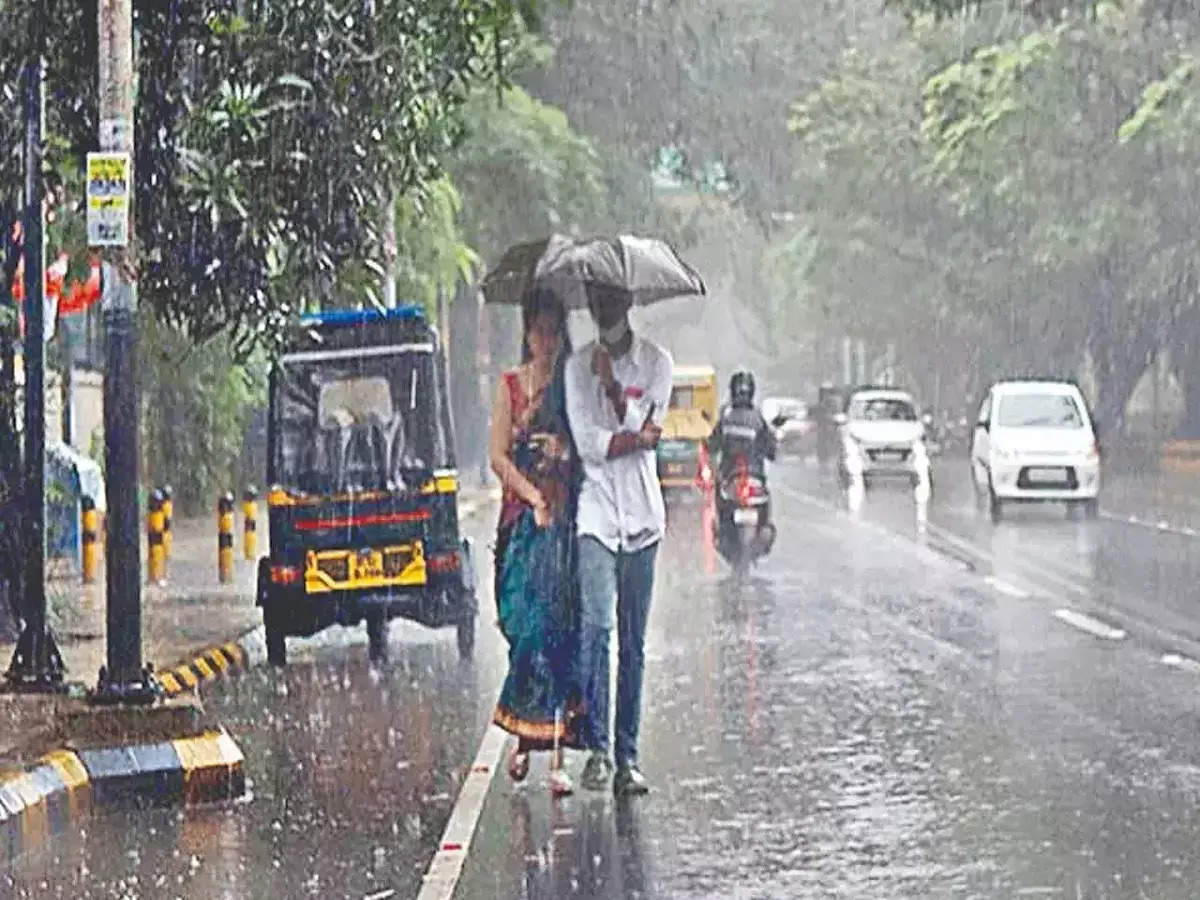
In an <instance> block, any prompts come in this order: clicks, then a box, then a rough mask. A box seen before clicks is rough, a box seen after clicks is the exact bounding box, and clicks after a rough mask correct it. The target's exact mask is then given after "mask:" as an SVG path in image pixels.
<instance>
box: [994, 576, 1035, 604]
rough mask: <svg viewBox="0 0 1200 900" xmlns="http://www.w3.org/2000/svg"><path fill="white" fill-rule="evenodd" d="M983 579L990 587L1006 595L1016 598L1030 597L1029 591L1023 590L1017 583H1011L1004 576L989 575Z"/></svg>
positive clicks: (1024, 598) (1026, 598) (1025, 598)
mask: <svg viewBox="0 0 1200 900" xmlns="http://www.w3.org/2000/svg"><path fill="white" fill-rule="evenodd" d="M983 580H984V581H985V582H987V584H988V587H990V588H991V589H992V590H994V591H996V592H998V593H1001V594H1003V595H1004V596H1006V597H1012V598H1013V599H1014V600H1028V599H1029V597H1030V593H1029V591H1026V590H1023V589H1021V588H1019V587H1017V586H1016V585H1015V584H1010V583H1009V582H1007V581H1005V580H1004V579H1003V578H997V577H996V576H995V575H988V576H986V577H985V578H984V579H983Z"/></svg>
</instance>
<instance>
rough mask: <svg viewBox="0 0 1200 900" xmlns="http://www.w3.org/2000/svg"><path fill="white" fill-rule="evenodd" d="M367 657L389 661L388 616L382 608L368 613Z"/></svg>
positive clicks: (374, 660)
mask: <svg viewBox="0 0 1200 900" xmlns="http://www.w3.org/2000/svg"><path fill="white" fill-rule="evenodd" d="M367 657H368V658H369V659H370V660H371V662H387V658H388V618H387V614H386V613H385V612H383V611H382V610H380V611H379V612H372V613H369V614H368V615H367Z"/></svg>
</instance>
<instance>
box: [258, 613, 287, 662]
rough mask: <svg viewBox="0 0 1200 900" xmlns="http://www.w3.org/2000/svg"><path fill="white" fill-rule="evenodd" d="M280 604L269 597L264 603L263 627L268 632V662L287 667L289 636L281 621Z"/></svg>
mask: <svg viewBox="0 0 1200 900" xmlns="http://www.w3.org/2000/svg"><path fill="white" fill-rule="evenodd" d="M279 619H280V610H279V604H278V603H277V602H276V601H275V600H274V599H272V598H271V597H269V596H268V597H267V599H266V602H264V603H263V627H264V629H265V630H266V632H267V662H268V663H270V664H271V665H273V666H286V665H287V634H286V633H285V632H284V630H283V623H282V622H280V621H279Z"/></svg>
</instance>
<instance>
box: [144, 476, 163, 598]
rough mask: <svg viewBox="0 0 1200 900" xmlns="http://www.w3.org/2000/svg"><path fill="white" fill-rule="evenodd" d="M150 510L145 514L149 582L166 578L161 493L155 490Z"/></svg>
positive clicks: (154, 582) (161, 580) (157, 581)
mask: <svg viewBox="0 0 1200 900" xmlns="http://www.w3.org/2000/svg"><path fill="white" fill-rule="evenodd" d="M149 505H150V510H149V514H148V515H147V516H146V542H147V549H148V550H149V553H148V559H147V565H146V577H147V580H148V581H149V582H150V583H151V584H162V583H163V582H165V581H166V580H167V551H166V547H165V546H164V545H163V494H162V491H158V490H156V491H155V492H154V493H153V494H151V495H150V504H149Z"/></svg>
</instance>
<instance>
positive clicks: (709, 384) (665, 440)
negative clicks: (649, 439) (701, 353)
mask: <svg viewBox="0 0 1200 900" xmlns="http://www.w3.org/2000/svg"><path fill="white" fill-rule="evenodd" d="M718 404H719V396H718V391H717V370H716V369H714V368H713V367H712V366H678V365H677V366H675V368H674V370H673V371H672V373H671V402H670V405H669V407H668V409H667V415H666V419H665V420H664V422H663V433H662V438H661V440H660V441H659V442H658V478H659V481H660V482H661V483H662V486H663V489H664V490H667V491H670V490H677V489H680V488H690V489H695V488H696V487H698V486H699V485H700V484H701V482H702V477H703V473H702V472H701V469H702V467H703V465H704V460H705V454H704V451H703V445H704V442H705V441H706V440H708V436H709V435H710V434H711V433H712V430H713V428H714V426H715V425H716V423H717V415H718Z"/></svg>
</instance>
